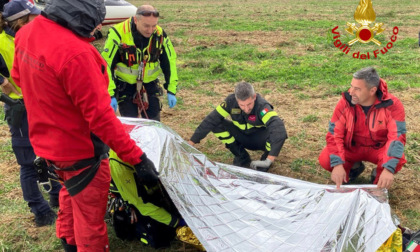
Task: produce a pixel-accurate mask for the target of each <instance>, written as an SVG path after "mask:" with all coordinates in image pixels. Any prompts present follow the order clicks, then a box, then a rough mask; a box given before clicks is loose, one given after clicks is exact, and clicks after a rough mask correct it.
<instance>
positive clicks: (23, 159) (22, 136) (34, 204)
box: [4, 105, 61, 215]
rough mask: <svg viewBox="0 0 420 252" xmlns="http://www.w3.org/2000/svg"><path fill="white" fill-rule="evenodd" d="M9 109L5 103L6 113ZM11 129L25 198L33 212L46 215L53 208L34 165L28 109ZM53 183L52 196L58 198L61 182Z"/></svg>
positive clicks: (13, 147)
mask: <svg viewBox="0 0 420 252" xmlns="http://www.w3.org/2000/svg"><path fill="white" fill-rule="evenodd" d="M8 109H11V107H10V106H8V105H5V106H4V110H5V114H6V115H7V113H6V111H7V110H8ZM9 129H10V133H12V149H13V152H14V153H15V156H16V160H17V163H18V164H19V165H20V185H21V188H22V192H23V199H24V200H25V201H26V202H28V206H29V207H30V208H31V212H32V213H34V214H35V215H44V214H46V213H48V212H49V211H51V208H50V206H49V205H48V202H47V201H46V200H45V199H44V197H43V195H42V193H41V191H40V190H39V188H38V184H37V180H38V174H37V172H36V170H35V168H34V166H33V162H34V160H35V157H36V156H35V153H34V149H33V148H32V145H31V143H30V142H29V135H28V119H27V117H26V111H25V113H24V114H23V116H22V123H21V125H20V126H12V125H10V124H9ZM51 185H52V188H51V191H50V193H49V194H50V197H55V198H58V193H59V191H60V189H61V184H60V183H59V182H56V181H52V182H51ZM46 189H48V188H46Z"/></svg>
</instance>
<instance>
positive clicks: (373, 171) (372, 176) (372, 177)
mask: <svg viewBox="0 0 420 252" xmlns="http://www.w3.org/2000/svg"><path fill="white" fill-rule="evenodd" d="M375 179H376V168H375V169H373V170H372V173H371V174H370V183H371V184H373V182H374V181H375Z"/></svg>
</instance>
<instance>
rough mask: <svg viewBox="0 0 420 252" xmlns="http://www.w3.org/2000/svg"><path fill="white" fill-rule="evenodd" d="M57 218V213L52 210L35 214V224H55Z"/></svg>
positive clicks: (40, 225)
mask: <svg viewBox="0 0 420 252" xmlns="http://www.w3.org/2000/svg"><path fill="white" fill-rule="evenodd" d="M55 219H57V214H55V213H54V212H53V211H51V210H50V211H48V212H47V213H46V214H42V215H35V225H36V226H37V227H43V226H47V225H53V224H54V223H55Z"/></svg>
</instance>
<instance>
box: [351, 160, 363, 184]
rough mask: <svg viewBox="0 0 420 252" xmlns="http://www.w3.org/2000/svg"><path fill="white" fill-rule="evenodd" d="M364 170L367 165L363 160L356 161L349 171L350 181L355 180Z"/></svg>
mask: <svg viewBox="0 0 420 252" xmlns="http://www.w3.org/2000/svg"><path fill="white" fill-rule="evenodd" d="M364 170H365V165H364V164H363V163H362V162H356V163H354V164H353V167H351V170H350V173H349V182H353V181H354V180H356V178H357V177H359V175H360V174H362V172H363V171H364Z"/></svg>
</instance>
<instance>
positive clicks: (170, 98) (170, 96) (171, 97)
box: [168, 93, 176, 108]
mask: <svg viewBox="0 0 420 252" xmlns="http://www.w3.org/2000/svg"><path fill="white" fill-rule="evenodd" d="M168 105H169V108H173V107H175V105H176V97H175V95H173V94H171V93H168Z"/></svg>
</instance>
